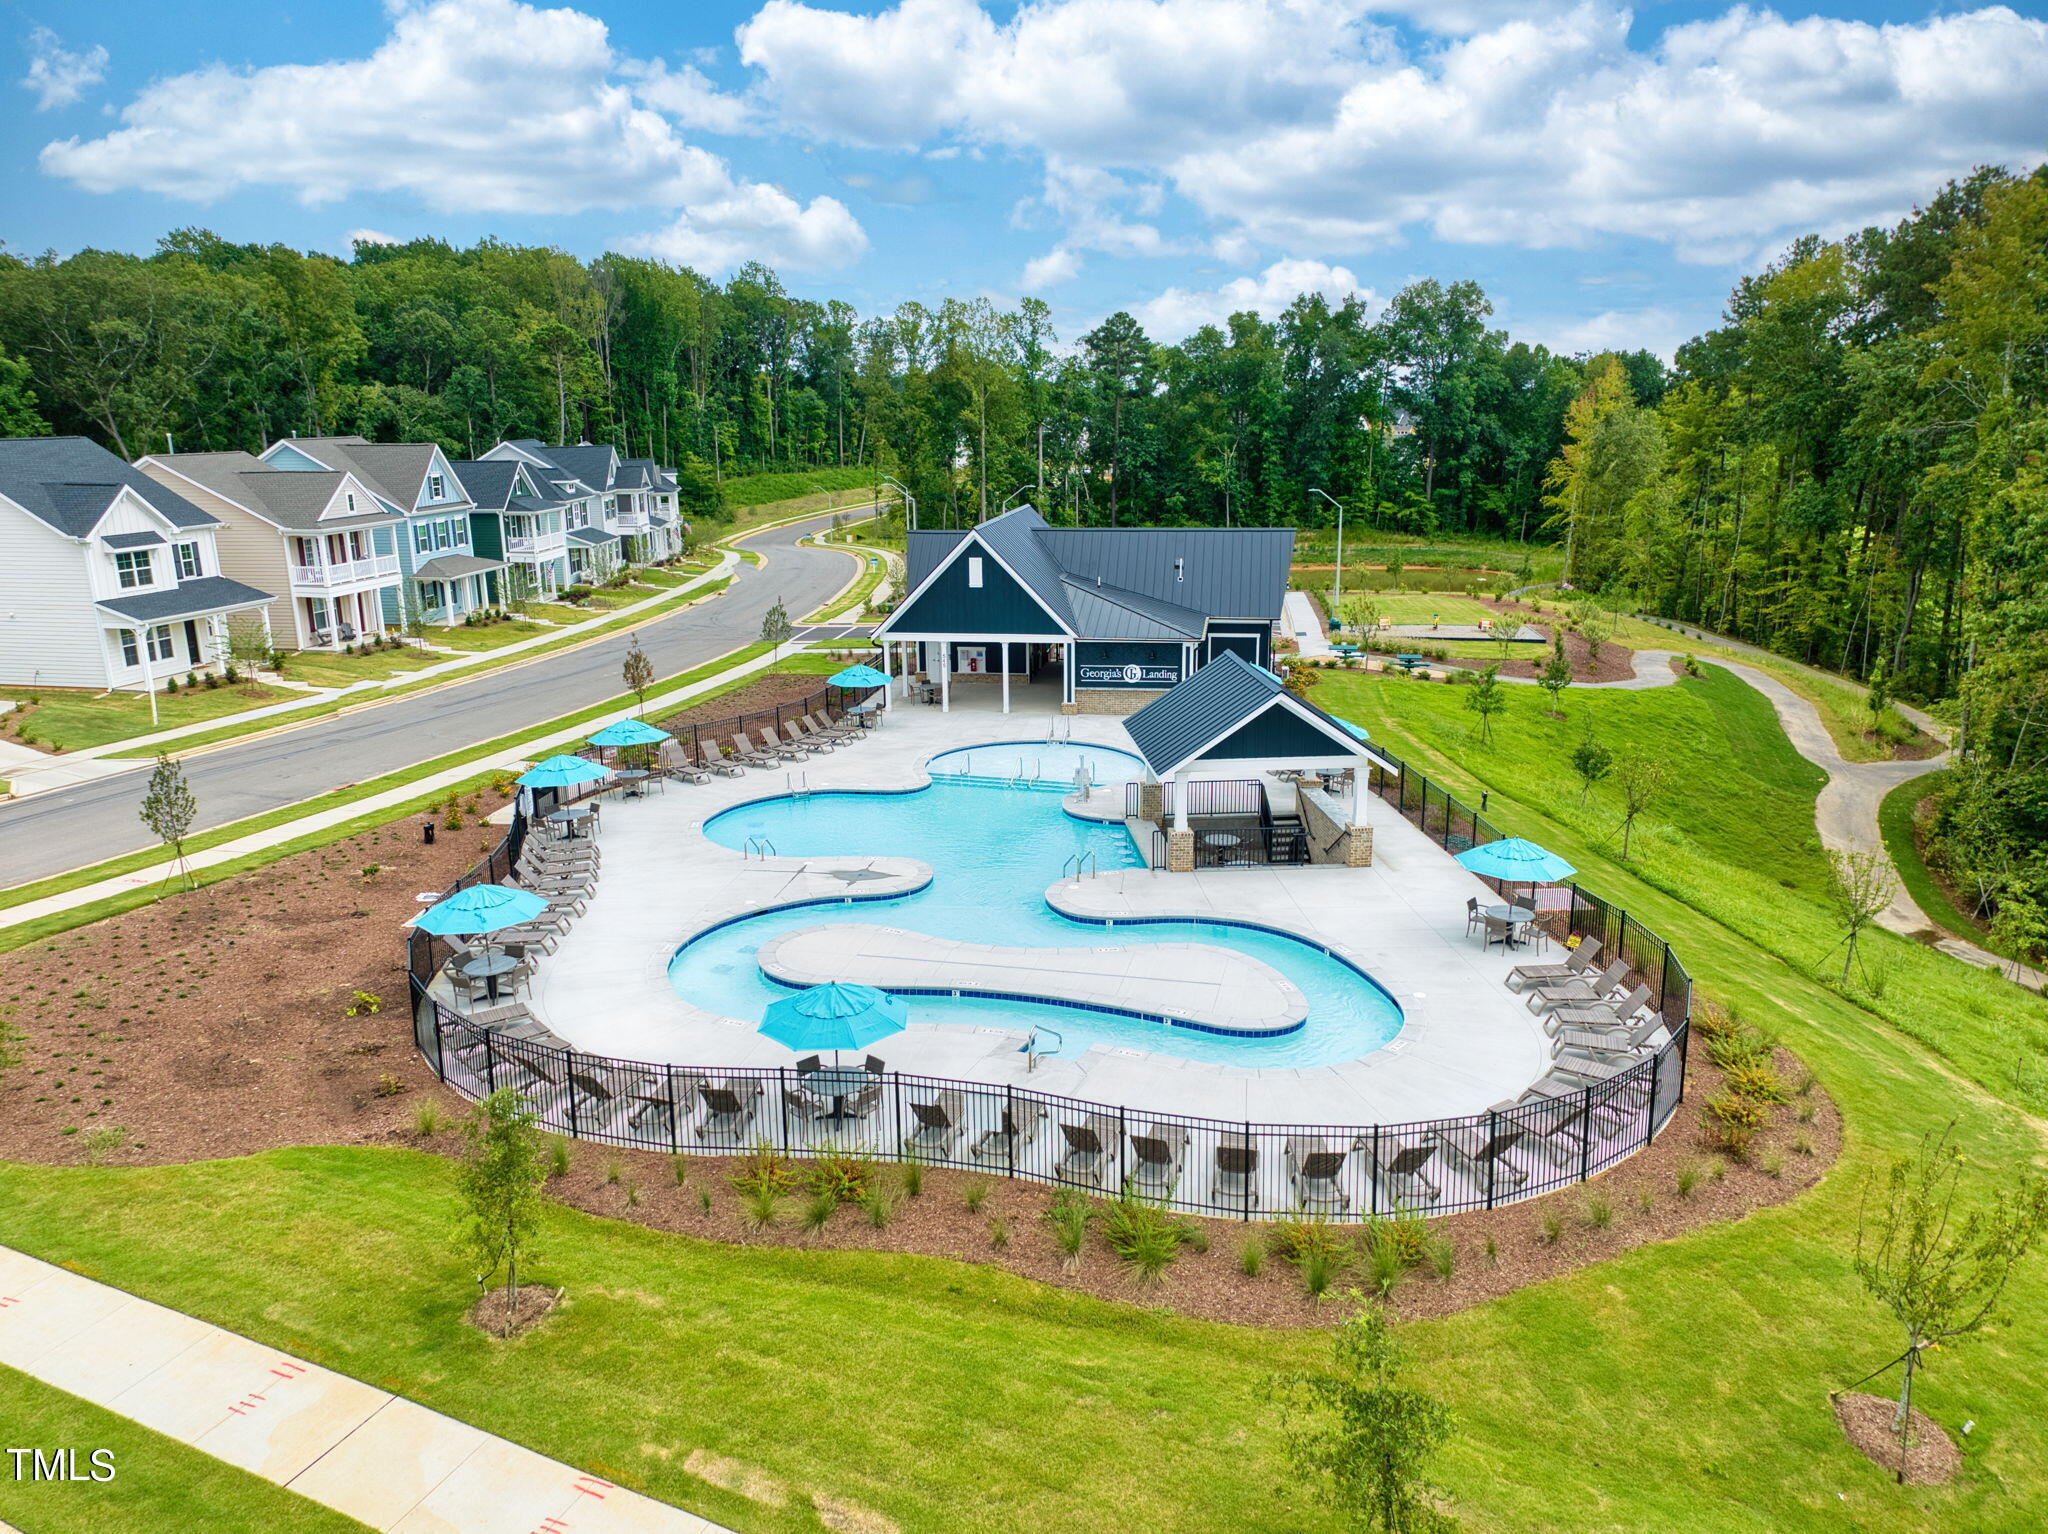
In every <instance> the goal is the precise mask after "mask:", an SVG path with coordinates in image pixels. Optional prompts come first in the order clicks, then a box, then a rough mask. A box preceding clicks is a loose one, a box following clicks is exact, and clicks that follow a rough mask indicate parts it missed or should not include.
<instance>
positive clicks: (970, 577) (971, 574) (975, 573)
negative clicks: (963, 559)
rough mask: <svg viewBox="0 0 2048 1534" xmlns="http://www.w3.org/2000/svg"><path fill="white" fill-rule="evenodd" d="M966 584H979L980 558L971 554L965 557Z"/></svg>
mask: <svg viewBox="0 0 2048 1534" xmlns="http://www.w3.org/2000/svg"><path fill="white" fill-rule="evenodd" d="M967 584H968V585H970V586H979V585H980V584H981V560H980V558H979V557H978V556H975V555H972V554H970V555H969V556H968V558H967Z"/></svg>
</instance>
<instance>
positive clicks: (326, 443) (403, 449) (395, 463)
mask: <svg viewBox="0 0 2048 1534" xmlns="http://www.w3.org/2000/svg"><path fill="white" fill-rule="evenodd" d="M291 446H293V447H295V448H297V449H298V450H299V451H300V452H302V453H304V454H306V455H307V456H308V457H310V458H316V459H318V460H319V461H320V462H321V463H324V464H326V465H327V466H328V467H329V468H331V469H353V470H355V472H356V475H357V477H358V478H360V479H361V480H362V481H363V482H364V483H365V484H367V485H369V486H370V487H371V488H372V489H374V490H375V491H376V492H377V493H378V494H379V495H381V496H383V497H384V498H385V499H386V500H388V501H390V502H391V504H392V505H394V506H396V507H397V508H398V509H399V510H400V511H410V510H412V508H413V507H415V506H417V505H418V504H419V499H420V487H421V486H422V485H423V484H425V483H426V479H427V471H428V470H430V469H431V468H433V466H434V445H433V444H432V443H431V442H371V441H369V440H367V439H366V438H363V437H294V438H292V439H291ZM287 472H289V471H287ZM457 478H458V482H459V480H460V476H458V477H457Z"/></svg>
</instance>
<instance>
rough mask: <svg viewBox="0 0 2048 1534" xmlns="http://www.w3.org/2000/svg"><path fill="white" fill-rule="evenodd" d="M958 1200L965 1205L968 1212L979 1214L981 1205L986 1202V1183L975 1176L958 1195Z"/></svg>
mask: <svg viewBox="0 0 2048 1534" xmlns="http://www.w3.org/2000/svg"><path fill="white" fill-rule="evenodd" d="M960 1201H961V1202H962V1203H963V1204H965V1205H966V1206H967V1212H968V1213H969V1214H980V1213H981V1206H982V1205H983V1204H985V1203H987V1202H988V1184H987V1183H986V1182H984V1181H982V1180H981V1179H980V1178H976V1179H975V1180H974V1181H973V1182H971V1183H969V1184H968V1185H967V1188H966V1191H965V1192H963V1193H962V1194H961V1195H960Z"/></svg>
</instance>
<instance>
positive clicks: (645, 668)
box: [619, 634, 654, 714]
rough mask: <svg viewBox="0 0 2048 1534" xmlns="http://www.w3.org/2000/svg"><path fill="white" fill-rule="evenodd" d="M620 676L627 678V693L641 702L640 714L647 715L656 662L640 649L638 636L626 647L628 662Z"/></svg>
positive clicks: (633, 636) (621, 670)
mask: <svg viewBox="0 0 2048 1534" xmlns="http://www.w3.org/2000/svg"><path fill="white" fill-rule="evenodd" d="M619 675H620V676H622V677H624V678H625V682H626V691H628V692H630V693H631V694H632V695H633V696H634V697H636V698H638V699H639V700H640V712H641V713H643V714H644V713H646V712H647V689H648V688H650V687H652V686H653V685H654V662H653V661H651V660H649V659H648V658H647V652H646V651H645V650H643V649H641V648H640V636H639V635H638V634H634V635H632V636H631V639H630V640H629V642H628V643H627V645H626V660H625V664H623V665H622V666H620V667H619Z"/></svg>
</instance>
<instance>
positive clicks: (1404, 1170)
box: [1359, 1135, 1444, 1208]
mask: <svg viewBox="0 0 2048 1534" xmlns="http://www.w3.org/2000/svg"><path fill="white" fill-rule="evenodd" d="M1359 1148H1360V1149H1363V1150H1365V1151H1366V1153H1367V1154H1368V1155H1370V1156H1371V1157H1372V1164H1373V1170H1374V1171H1375V1172H1377V1173H1378V1174H1379V1179H1380V1182H1381V1184H1382V1185H1383V1186H1384V1187H1385V1188H1386V1190H1387V1193H1388V1195H1389V1196H1390V1197H1391V1199H1392V1201H1393V1204H1394V1207H1396V1208H1402V1207H1405V1206H1409V1205H1413V1204H1415V1203H1418V1202H1419V1203H1424V1204H1434V1203H1436V1202H1437V1201H1438V1200H1439V1199H1441V1198H1442V1197H1443V1196H1444V1194H1443V1189H1442V1188H1441V1187H1439V1186H1438V1185H1437V1184H1436V1183H1435V1182H1433V1181H1432V1180H1431V1179H1430V1177H1429V1174H1428V1173H1427V1172H1425V1171H1424V1170H1423V1168H1424V1167H1426V1166H1428V1165H1429V1163H1430V1162H1431V1160H1433V1159H1434V1158H1435V1156H1436V1145H1435V1142H1433V1141H1429V1140H1411V1141H1409V1142H1408V1143H1406V1144H1402V1143H1400V1142H1399V1141H1391V1142H1390V1141H1386V1140H1377V1142H1376V1138H1375V1137H1374V1136H1370V1135H1361V1136H1360V1137H1359Z"/></svg>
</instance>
